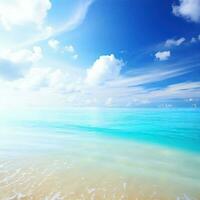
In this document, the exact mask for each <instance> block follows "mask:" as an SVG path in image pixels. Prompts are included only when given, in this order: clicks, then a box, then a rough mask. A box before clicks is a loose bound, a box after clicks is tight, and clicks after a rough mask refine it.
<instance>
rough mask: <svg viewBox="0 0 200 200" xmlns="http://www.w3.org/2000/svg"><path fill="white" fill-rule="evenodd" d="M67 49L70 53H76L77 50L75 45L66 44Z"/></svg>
mask: <svg viewBox="0 0 200 200" xmlns="http://www.w3.org/2000/svg"><path fill="white" fill-rule="evenodd" d="M65 51H67V52H68V53H74V52H75V48H74V46H73V45H66V46H65Z"/></svg>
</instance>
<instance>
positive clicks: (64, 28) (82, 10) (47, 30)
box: [18, 0, 95, 48]
mask: <svg viewBox="0 0 200 200" xmlns="http://www.w3.org/2000/svg"><path fill="white" fill-rule="evenodd" d="M94 1H95V0H84V1H82V2H81V3H80V4H79V5H78V6H77V8H76V10H75V11H74V12H73V13H74V14H73V15H72V16H71V17H70V18H69V19H68V20H67V21H66V22H64V23H63V24H61V25H60V26H57V27H53V26H51V25H49V26H46V27H44V28H43V29H42V30H41V32H40V33H39V34H37V35H36V36H34V37H33V38H31V39H30V40H28V41H25V42H24V43H23V44H20V45H19V46H18V48H20V47H26V46H30V45H33V44H35V43H37V42H41V41H44V40H47V39H49V38H51V37H56V36H58V35H60V34H61V33H64V32H69V31H71V30H74V29H75V28H76V27H78V26H79V25H80V24H81V23H82V22H83V21H84V19H85V17H86V15H87V12H88V10H89V8H90V6H91V5H92V3H93V2H94Z"/></svg>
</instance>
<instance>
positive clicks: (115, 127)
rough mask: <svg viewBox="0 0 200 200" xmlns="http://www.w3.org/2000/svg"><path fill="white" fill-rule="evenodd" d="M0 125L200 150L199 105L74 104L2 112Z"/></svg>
mask: <svg viewBox="0 0 200 200" xmlns="http://www.w3.org/2000/svg"><path fill="white" fill-rule="evenodd" d="M0 120H1V122H0V124H1V127H3V126H4V127H5V126H7V127H8V126H9V127H12V128H14V127H15V128H20V127H21V128H27V129H29V130H30V129H31V130H34V129H36V130H37V129H40V130H44V131H46V132H47V133H50V132H54V131H56V132H63V133H64V132H66V133H67V132H69V131H70V132H74V133H76V132H78V133H82V134H83V137H84V134H85V133H89V134H96V135H99V136H105V137H118V138H122V139H127V140H136V141H140V142H147V143H155V144H160V145H166V146H169V147H173V148H181V149H183V150H189V151H197V152H199V151H200V109H128V108H127V109H125V108H112V109H108V108H107V109H100V108H87V109H86V108H75V109H66V110H45V109H43V110H29V111H27V110H23V111H19V112H12V111H10V112H3V113H2V114H1V115H0Z"/></svg>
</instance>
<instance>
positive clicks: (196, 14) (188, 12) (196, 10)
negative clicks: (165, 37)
mask: <svg viewBox="0 0 200 200" xmlns="http://www.w3.org/2000/svg"><path fill="white" fill-rule="evenodd" d="M172 11H173V13H174V14H175V15H176V16H181V17H183V18H185V19H186V20H189V21H193V22H200V0H179V5H173V6H172Z"/></svg>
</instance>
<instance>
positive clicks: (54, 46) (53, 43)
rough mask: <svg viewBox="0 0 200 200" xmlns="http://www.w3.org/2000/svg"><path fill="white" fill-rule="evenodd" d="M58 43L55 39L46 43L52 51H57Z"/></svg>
mask: <svg viewBox="0 0 200 200" xmlns="http://www.w3.org/2000/svg"><path fill="white" fill-rule="evenodd" d="M59 44H60V42H59V41H58V40H55V39H51V40H49V41H48V45H49V46H50V47H51V48H52V49H58V47H59Z"/></svg>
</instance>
